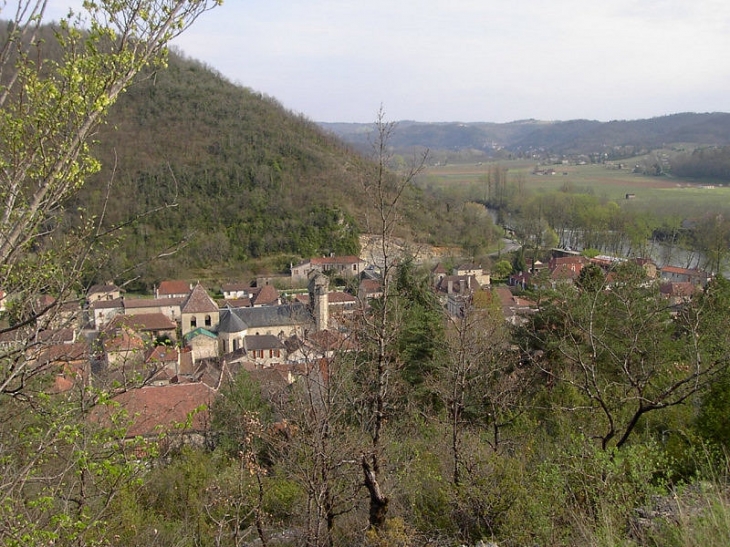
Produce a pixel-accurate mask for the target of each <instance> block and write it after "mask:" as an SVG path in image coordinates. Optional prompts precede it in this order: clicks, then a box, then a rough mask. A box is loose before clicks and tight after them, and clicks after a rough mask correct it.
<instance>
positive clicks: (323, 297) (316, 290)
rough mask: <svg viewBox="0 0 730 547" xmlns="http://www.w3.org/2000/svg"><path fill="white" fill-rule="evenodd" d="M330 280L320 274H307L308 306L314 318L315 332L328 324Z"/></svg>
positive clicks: (314, 272)
mask: <svg viewBox="0 0 730 547" xmlns="http://www.w3.org/2000/svg"><path fill="white" fill-rule="evenodd" d="M329 286H330V280H329V278H328V277H327V276H326V275H324V274H323V273H322V272H318V271H316V270H312V271H311V272H309V306H310V308H311V310H312V315H313V316H314V327H315V330H317V331H320V330H325V329H326V328H327V325H328V323H329V299H328V297H327V292H328V291H329Z"/></svg>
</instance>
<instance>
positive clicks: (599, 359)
mask: <svg viewBox="0 0 730 547" xmlns="http://www.w3.org/2000/svg"><path fill="white" fill-rule="evenodd" d="M581 281H582V283H581V285H580V287H579V288H578V289H576V288H575V287H567V288H565V289H564V290H563V292H561V293H559V294H556V295H553V297H552V298H550V299H549V300H548V301H547V302H546V303H545V305H543V306H542V308H541V311H540V312H539V313H538V314H535V316H533V318H532V321H531V323H530V324H529V325H528V326H527V328H526V329H525V330H524V331H523V334H525V336H526V339H527V340H528V344H527V347H526V348H525V349H527V353H528V354H530V355H532V356H533V357H534V358H535V363H536V365H537V366H538V367H540V369H541V370H542V371H543V373H544V374H546V375H547V377H548V378H550V380H551V382H554V383H559V384H562V385H564V386H570V387H571V388H572V389H573V390H574V392H575V393H576V395H577V397H578V398H577V399H576V400H575V401H574V403H573V404H572V405H571V407H570V410H571V411H572V412H574V413H575V414H577V415H581V414H583V413H587V415H585V416H584V418H585V420H583V421H582V422H581V426H580V427H582V428H583V432H584V433H585V434H586V435H590V436H592V437H593V438H595V439H597V440H598V441H599V442H600V446H601V447H602V448H603V449H608V448H610V447H614V446H615V447H616V448H621V447H622V446H624V445H625V444H626V443H627V442H628V441H629V439H630V438H632V436H633V435H634V434H635V433H636V432H637V431H638V430H639V426H640V422H641V419H642V418H643V417H644V416H645V415H646V414H648V413H655V412H658V411H661V410H663V409H667V408H670V407H674V406H677V405H680V404H682V403H684V402H686V401H688V400H690V398H692V397H693V396H695V395H696V394H700V393H702V392H703V391H704V390H705V389H706V388H707V386H708V385H709V384H710V383H711V381H712V380H713V378H715V377H716V376H717V375H718V374H719V373H721V372H722V371H723V370H726V369H727V368H728V365H729V364H730V357H729V354H728V345H727V340H726V337H723V336H722V335H721V334H720V333H721V332H722V329H724V328H727V318H726V317H725V315H726V314H725V312H723V311H722V310H723V304H722V303H723V302H726V301H727V296H726V295H727V285H726V284H723V283H719V284H718V285H717V286H716V287H714V288H713V287H710V289H708V291H707V293H706V294H705V295H704V296H702V297H700V298H695V299H694V300H693V301H692V302H691V303H689V304H687V305H685V306H684V307H682V308H680V309H678V310H673V309H672V308H671V307H670V304H669V302H668V301H667V300H665V299H664V298H663V297H662V296H661V294H660V293H659V289H658V285H657V284H655V283H651V282H649V280H648V279H647V277H646V274H645V273H644V271H643V269H642V268H641V267H640V266H638V265H636V264H633V263H627V264H624V265H621V266H618V267H617V268H616V269H615V270H614V271H613V272H612V274H611V276H608V277H605V278H602V277H600V276H597V275H593V274H590V275H586V276H585V277H584V278H583V279H582V280H581ZM609 281H610V286H608V283H609ZM536 350H538V351H536Z"/></svg>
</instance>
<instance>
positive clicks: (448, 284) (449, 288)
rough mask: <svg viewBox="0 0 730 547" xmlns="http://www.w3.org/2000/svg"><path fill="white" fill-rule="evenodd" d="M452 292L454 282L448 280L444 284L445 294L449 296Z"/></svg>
mask: <svg viewBox="0 0 730 547" xmlns="http://www.w3.org/2000/svg"><path fill="white" fill-rule="evenodd" d="M452 292H454V280H453V279H449V280H448V281H447V282H446V293H447V294H451V293H452Z"/></svg>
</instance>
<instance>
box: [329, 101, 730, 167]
mask: <svg viewBox="0 0 730 547" xmlns="http://www.w3.org/2000/svg"><path fill="white" fill-rule="evenodd" d="M322 126H323V127H324V128H325V129H327V130H328V131H330V132H332V133H333V134H336V135H338V136H340V137H341V138H343V139H344V140H346V141H347V142H350V143H352V144H353V146H362V145H363V144H364V143H365V142H366V141H365V138H364V135H365V134H366V133H367V131H366V129H367V124H326V123H325V124H322ZM670 143H694V144H698V145H706V146H724V145H728V144H730V114H727V113H722V112H714V113H704V114H696V113H683V114H674V115H670V116H661V117H657V118H651V119H647V120H614V121H610V122H599V121H595V120H569V121H540V120H521V121H515V122H511V123H501V124H499V123H481V122H480V123H456V122H453V123H419V122H410V121H409V122H402V123H401V131H400V132H399V134H398V135H396V137H395V139H394V141H393V145H394V146H395V147H396V148H403V149H408V148H412V147H414V146H422V147H427V148H430V149H432V150H437V151H452V152H453V151H465V150H474V151H481V152H484V153H486V154H489V155H491V156H499V155H504V154H506V153H511V154H516V155H519V154H528V153H529V154H531V155H532V154H536V153H550V154H565V155H597V156H603V155H604V154H608V155H609V156H611V157H613V158H626V157H631V156H634V155H638V154H640V153H643V152H646V151H648V150H652V149H656V148H661V147H663V146H665V145H667V144H670Z"/></svg>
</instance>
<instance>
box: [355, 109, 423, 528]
mask: <svg viewBox="0 0 730 547" xmlns="http://www.w3.org/2000/svg"><path fill="white" fill-rule="evenodd" d="M375 128H376V132H375V139H374V142H373V150H374V160H375V167H374V170H373V171H372V172H370V173H367V174H366V175H365V178H364V180H363V191H364V194H365V196H366V199H367V200H368V203H367V204H366V218H365V225H366V229H367V232H368V233H369V234H371V237H372V238H374V240H375V242H376V244H375V248H376V251H375V253H374V254H375V255H376V256H373V257H372V262H373V263H374V264H376V265H377V266H378V269H379V270H380V274H381V282H382V295H381V296H380V298H378V299H376V300H375V301H374V302H373V303H372V304H371V305H370V306H369V308H368V309H367V311H366V313H363V314H362V318H361V321H360V324H359V325H358V333H357V336H358V339H359V340H360V342H361V343H362V344H363V351H362V352H361V354H360V356H359V359H358V362H357V364H356V366H357V368H358V369H359V371H358V372H359V374H360V381H361V382H362V383H363V398H362V401H361V407H362V408H363V411H364V412H363V421H362V424H363V428H364V430H365V432H366V433H367V435H368V436H369V438H370V446H369V447H368V449H367V450H366V451H364V452H363V454H362V456H361V459H360V463H361V467H362V472H363V477H364V483H365V487H366V488H367V490H368V493H369V496H370V511H369V515H370V516H369V525H370V527H371V528H374V529H376V530H381V529H383V527H384V525H385V522H386V515H387V512H388V503H389V499H388V496H386V494H385V492H384V491H383V489H382V486H381V481H380V476H381V460H382V450H383V430H384V428H385V424H386V422H387V420H388V416H389V413H390V411H391V408H390V405H391V401H390V386H389V382H390V381H391V378H392V376H393V373H394V371H395V370H397V369H398V367H399V366H400V363H399V360H398V353H397V340H398V326H399V325H401V324H402V323H401V317H402V310H401V309H400V307H399V303H398V299H397V298H396V297H395V292H394V290H395V286H394V283H393V281H394V273H395V271H396V267H397V259H398V256H397V251H396V249H397V247H396V245H397V242H396V239H395V236H396V235H397V229H398V228H399V226H400V219H401V209H400V202H401V198H402V197H403V195H404V193H406V192H407V191H408V190H409V188H410V185H411V182H412V181H413V179H414V177H415V176H416V175H417V174H418V173H419V172H420V171H421V169H422V168H423V166H424V164H425V161H426V156H427V154H424V155H423V156H421V157H419V158H416V160H415V162H414V165H413V166H412V167H410V168H408V169H407V170H406V171H404V172H401V173H400V174H396V173H394V172H393V171H391V169H390V166H391V163H390V158H391V151H390V149H389V141H390V138H391V137H392V135H393V132H394V130H395V124H393V123H388V122H386V121H385V112H384V110H383V109H382V108H381V109H380V111H379V112H378V116H377V119H376V122H375Z"/></svg>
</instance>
